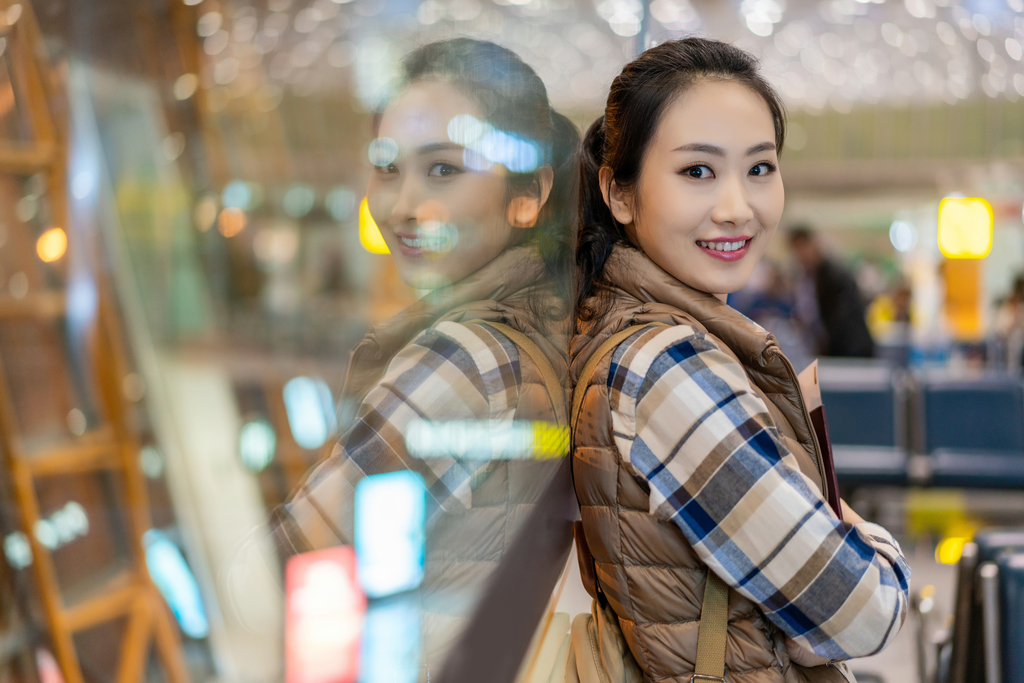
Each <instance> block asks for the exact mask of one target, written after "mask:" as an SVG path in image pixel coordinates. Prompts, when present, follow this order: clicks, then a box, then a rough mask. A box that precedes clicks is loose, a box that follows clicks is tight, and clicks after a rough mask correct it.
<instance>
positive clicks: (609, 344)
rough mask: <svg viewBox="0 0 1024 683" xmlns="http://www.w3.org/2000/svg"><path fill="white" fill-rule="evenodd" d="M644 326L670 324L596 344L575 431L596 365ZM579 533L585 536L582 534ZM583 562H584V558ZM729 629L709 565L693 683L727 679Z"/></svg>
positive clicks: (723, 593) (720, 585)
mask: <svg viewBox="0 0 1024 683" xmlns="http://www.w3.org/2000/svg"><path fill="white" fill-rule="evenodd" d="M643 327H668V325H666V324H665V323H650V324H647V325H633V326H631V327H627V328H626V329H624V330H621V331H619V332H616V333H615V334H613V335H612V336H610V337H608V339H606V340H605V341H604V342H603V343H602V344H601V346H599V347H597V351H595V352H594V355H593V356H591V357H590V360H588V361H587V364H586V365H584V366H583V371H582V372H581V373H580V376H579V379H578V380H577V382H576V387H575V389H574V390H573V394H572V416H571V421H570V422H569V426H570V427H571V428H572V429H573V430H575V429H576V422H577V420H579V416H580V410H581V409H582V408H583V394H584V393H586V390H587V386H588V385H589V384H590V380H591V379H592V378H593V376H594V373H595V372H597V366H598V365H599V364H600V363H601V359H602V358H604V357H605V356H606V355H608V353H610V352H611V351H612V350H613V349H615V347H617V346H618V345H619V344H621V343H622V342H624V341H625V340H626V339H627V338H628V337H630V336H631V335H633V334H634V333H636V332H637V330H639V329H641V328H643ZM577 524H578V522H577ZM579 531H582V529H579ZM580 535H581V536H582V534H580ZM584 545H585V543H584ZM583 554H586V555H587V559H588V560H589V562H590V563H593V561H594V560H593V556H591V555H590V554H589V550H588V551H587V552H586V553H583ZM581 556H582V554H581ZM580 563H581V564H582V563H583V560H582V559H581V560H580ZM580 571H581V574H584V575H586V574H585V572H584V570H583V569H582V568H581V570H580ZM595 583H596V581H595ZM588 588H589V586H588ZM595 588H596V586H595ZM728 628H729V586H727V585H726V583H725V582H724V581H722V579H721V578H719V576H718V575H717V574H715V573H714V572H713V571H711V569H710V568H709V569H708V575H707V580H706V581H705V584H704V600H703V603H702V604H701V608H700V626H699V627H698V630H697V659H696V661H695V662H694V669H693V676H691V677H690V683H700V682H702V681H724V680H725V642H726V634H727V632H728Z"/></svg>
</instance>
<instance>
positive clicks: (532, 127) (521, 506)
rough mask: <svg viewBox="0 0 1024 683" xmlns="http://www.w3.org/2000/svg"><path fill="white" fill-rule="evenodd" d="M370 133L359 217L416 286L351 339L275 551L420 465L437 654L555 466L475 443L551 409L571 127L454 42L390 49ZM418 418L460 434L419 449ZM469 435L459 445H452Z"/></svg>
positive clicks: (338, 528) (313, 539) (564, 309)
mask: <svg viewBox="0 0 1024 683" xmlns="http://www.w3.org/2000/svg"><path fill="white" fill-rule="evenodd" d="M375 133H376V135H377V137H376V139H375V140H373V142H371V144H370V145H369V156H370V161H371V163H373V165H374V170H373V172H372V175H371V178H370V181H369V187H368V190H367V197H368V206H369V209H370V213H371V215H372V216H373V217H374V219H375V221H376V223H377V225H378V227H379V228H380V230H381V233H382V235H383V237H384V240H385V242H386V243H387V245H388V247H389V249H390V252H391V255H392V257H393V258H394V259H395V262H396V264H397V266H398V271H399V273H400V275H401V277H402V278H403V280H404V281H405V282H406V283H407V284H409V285H410V286H413V287H416V288H420V289H430V290H431V291H430V293H429V294H427V295H426V296H425V297H424V298H423V299H421V300H420V301H418V302H417V303H415V304H414V305H412V306H411V307H410V308H408V309H407V310H405V311H403V312H402V313H400V314H399V315H397V316H396V317H394V318H392V319H391V320H388V321H387V322H385V323H383V324H381V325H378V326H377V327H375V328H374V329H372V330H370V332H369V333H368V334H367V335H366V338H365V339H364V340H363V341H362V342H361V343H360V344H359V345H358V346H357V347H356V349H355V351H354V352H353V354H352V359H351V362H350V366H349V372H348V378H347V381H346V385H345V388H344V392H343V401H348V402H351V403H354V404H355V405H357V406H358V410H357V412H356V418H355V421H354V424H353V425H352V426H351V428H349V429H348V430H347V432H346V433H345V434H344V435H343V436H342V438H341V439H340V440H339V442H338V444H337V446H336V447H335V449H334V452H333V453H332V454H331V456H330V457H329V458H327V459H326V460H325V461H324V462H322V463H321V464H320V465H318V466H317V467H316V468H315V469H314V470H313V471H312V472H311V474H310V475H309V476H308V478H307V480H306V481H305V483H304V484H303V485H302V487H301V488H300V489H299V490H298V491H297V492H295V493H294V495H293V497H292V498H291V500H290V501H289V502H288V503H287V504H286V505H285V506H284V508H283V509H282V510H279V511H278V514H277V516H276V524H275V527H276V532H277V535H278V537H279V540H280V541H283V544H284V547H285V550H286V552H289V553H290V552H301V551H305V550H312V549H320V548H326V547H330V546H334V545H339V544H342V543H345V544H349V543H352V541H353V522H354V520H353V517H354V514H355V513H354V509H353V498H354V491H355V486H356V485H357V484H358V482H359V481H360V480H362V479H363V478H364V477H366V476H368V475H374V474H381V473H385V472H392V471H396V470H413V471H416V472H419V473H420V474H421V475H422V476H423V478H424V481H425V485H426V489H427V494H428V495H427V501H428V502H427V504H428V523H427V530H426V533H427V543H426V554H427V555H426V567H425V573H426V575H425V578H424V580H423V593H424V595H425V597H424V599H423V602H424V609H425V611H426V613H427V616H425V617H424V625H423V630H424V640H425V648H426V649H427V651H426V652H424V661H426V662H427V665H428V666H429V665H434V666H437V665H439V663H440V662H442V661H443V657H442V654H443V651H444V650H445V648H446V647H448V646H449V645H450V644H451V642H450V641H451V636H452V635H453V634H454V632H455V631H456V630H457V627H458V625H460V624H461V623H462V619H463V617H465V616H466V610H467V609H468V608H469V606H471V604H472V594H473V591H474V590H476V589H478V588H479V587H480V586H481V585H482V584H483V582H484V580H485V579H486V577H487V576H488V574H489V571H490V570H491V569H493V568H494V567H496V566H497V564H498V562H499V561H500V559H501V557H502V553H503V552H504V551H505V549H506V548H507V546H508V544H509V543H510V542H511V540H512V538H513V536H514V531H515V523H516V522H517V521H519V520H521V519H522V518H523V517H524V516H525V515H524V510H525V509H526V508H528V507H529V505H530V504H531V503H532V502H534V501H535V500H536V499H537V496H539V494H540V493H541V492H542V491H543V488H544V486H545V484H546V482H547V480H548V479H549V478H550V476H551V475H552V474H553V473H554V471H555V467H556V464H557V461H556V460H551V459H548V460H546V461H545V462H531V461H530V459H529V455H530V454H528V453H523V454H519V456H520V458H522V459H521V460H501V459H500V458H498V459H496V460H495V461H489V459H488V457H487V456H488V453H487V449H488V447H489V446H488V438H489V437H490V435H491V433H492V432H491V429H492V428H493V426H495V425H499V424H500V425H506V426H507V425H508V422H509V421H511V420H524V421H552V422H553V421H554V420H555V418H556V415H559V414H563V413H564V399H565V397H564V393H563V392H564V389H561V387H562V386H563V381H562V380H564V377H565V371H566V369H567V364H566V350H567V338H568V337H567V332H568V319H569V310H570V306H569V305H568V303H567V297H565V296H560V293H559V285H560V284H562V283H564V282H566V280H567V278H566V277H565V276H563V273H565V272H566V271H567V266H568V263H569V261H570V260H571V251H570V247H569V234H570V229H571V225H572V220H571V218H570V214H572V213H573V212H574V209H575V202H576V198H575V195H574V194H573V192H572V187H573V186H574V182H573V181H574V179H575V175H576V173H577V167H576V155H577V150H578V147H579V134H578V132H577V131H576V128H575V127H574V126H573V124H572V123H571V122H570V121H569V120H568V119H566V118H565V117H563V116H561V115H560V114H558V113H556V112H554V111H553V110H552V108H551V106H550V104H549V102H548V97H547V92H546V90H545V87H544V84H543V83H542V82H541V80H540V78H539V77H538V76H537V74H536V73H535V72H534V71H533V70H532V69H531V68H530V67H529V66H527V65H526V64H525V63H523V62H522V61H521V60H520V59H519V58H518V57H517V56H516V55H515V54H514V53H512V52H510V51H509V50H507V49H505V48H502V47H500V46H498V45H495V44H493V43H489V42H483V41H476V40H470V39H466V38H460V39H454V40H448V41H443V42H438V43H432V44H429V45H426V46H424V47H421V48H418V49H417V50H415V51H413V52H412V53H411V54H410V55H408V56H407V57H406V58H405V60H404V63H403V75H402V79H401V83H400V85H399V87H398V88H397V90H396V91H395V92H394V94H393V96H392V97H391V98H390V101H389V102H388V104H387V106H386V107H384V109H383V110H382V111H381V112H380V114H379V116H378V118H377V123H376V130H375ZM495 324H497V325H495ZM502 325H504V326H506V327H501V326H502ZM508 328H511V330H512V332H514V333H517V334H518V335H525V337H527V338H528V340H529V341H530V342H531V343H532V344H533V345H534V350H535V351H537V350H539V351H540V352H542V353H543V357H541V358H538V357H536V356H531V355H530V354H529V353H528V352H527V351H526V348H525V346H524V344H523V342H522V339H521V337H519V338H516V337H517V334H512V335H511V336H510V334H508V332H509V330H508ZM542 366H546V368H545V367H542ZM552 369H553V371H550V370H552ZM555 372H557V373H558V375H560V378H561V379H557V378H556V382H555V384H554V386H552V384H551V381H550V379H551V377H553V376H554V375H555ZM545 375H547V377H545ZM552 394H557V395H552ZM425 423H426V424H432V425H438V424H439V423H449V424H450V426H451V429H450V430H448V431H447V432H444V433H446V434H448V435H449V436H451V435H452V434H454V430H457V429H461V430H463V433H461V434H460V435H458V438H452V439H451V445H450V448H449V449H445V447H444V444H443V443H441V444H440V451H437V448H436V447H437V446H438V443H437V442H438V439H434V447H435V449H434V451H431V452H427V453H421V452H416V446H422V445H423V440H420V442H418V443H412V442H410V441H409V440H408V439H409V438H410V434H411V433H412V431H413V430H414V428H416V426H417V424H418V425H419V426H420V427H422V426H423V424H425ZM467 430H468V431H467ZM467 433H468V434H470V436H467ZM467 438H468V439H469V440H470V441H473V442H474V443H472V444H470V447H471V449H472V450H473V451H474V452H473V454H472V458H471V459H468V458H463V457H461V456H464V455H467V454H466V453H465V452H464V451H465V446H466V440H467ZM414 441H415V439H414ZM548 455H549V456H550V455H552V454H548ZM435 673H436V672H435Z"/></svg>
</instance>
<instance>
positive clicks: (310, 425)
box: [284, 377, 338, 450]
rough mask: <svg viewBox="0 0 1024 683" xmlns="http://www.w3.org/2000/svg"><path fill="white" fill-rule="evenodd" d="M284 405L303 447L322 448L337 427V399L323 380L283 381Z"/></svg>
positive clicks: (289, 423) (301, 379)
mask: <svg viewBox="0 0 1024 683" xmlns="http://www.w3.org/2000/svg"><path fill="white" fill-rule="evenodd" d="M284 406H285V411H286V412H287V414H288V426H289V427H291V430H292V438H293V439H295V443H297V444H299V445H300V446H302V447H303V448H307V449H310V450H312V449H316V448H320V447H321V446H323V445H324V443H326V441H327V439H328V438H329V437H330V436H331V435H332V434H334V432H335V430H336V429H337V428H338V422H337V417H336V415H335V410H334V399H333V398H332V397H331V392H330V389H328V388H327V384H325V383H324V381H323V380H319V379H313V378H311V377H295V378H293V379H290V380H288V383H287V384H285V385H284Z"/></svg>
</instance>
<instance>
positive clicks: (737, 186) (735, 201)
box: [711, 175, 754, 226]
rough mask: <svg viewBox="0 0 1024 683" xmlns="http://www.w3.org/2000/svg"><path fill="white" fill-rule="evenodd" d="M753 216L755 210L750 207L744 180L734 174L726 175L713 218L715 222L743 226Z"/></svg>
mask: <svg viewBox="0 0 1024 683" xmlns="http://www.w3.org/2000/svg"><path fill="white" fill-rule="evenodd" d="M753 217H754V210H753V209H752V208H751V207H750V201H749V198H748V197H747V190H746V188H745V187H744V186H743V180H742V179H740V178H738V177H736V176H734V175H728V176H726V177H725V178H724V179H723V182H722V184H721V186H720V189H719V192H718V198H717V202H716V204H715V208H714V210H713V211H712V212H711V219H712V220H713V221H714V222H715V223H731V224H732V225H735V226H741V225H746V224H747V223H748V222H749V221H750V220H751V219H753Z"/></svg>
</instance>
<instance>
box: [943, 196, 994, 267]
mask: <svg viewBox="0 0 1024 683" xmlns="http://www.w3.org/2000/svg"><path fill="white" fill-rule="evenodd" d="M992 223H993V213H992V205H991V204H989V203H988V202H987V201H985V200H984V199H981V198H979V197H946V198H945V199H943V200H942V201H941V202H940V203H939V250H940V251H942V255H943V256H945V257H946V258H951V259H970V258H973V259H978V258H985V257H986V256H988V253H989V251H991V250H992Z"/></svg>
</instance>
